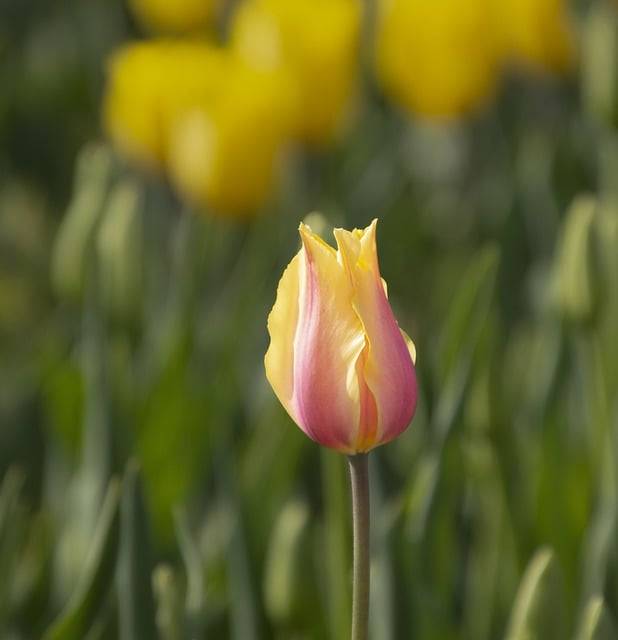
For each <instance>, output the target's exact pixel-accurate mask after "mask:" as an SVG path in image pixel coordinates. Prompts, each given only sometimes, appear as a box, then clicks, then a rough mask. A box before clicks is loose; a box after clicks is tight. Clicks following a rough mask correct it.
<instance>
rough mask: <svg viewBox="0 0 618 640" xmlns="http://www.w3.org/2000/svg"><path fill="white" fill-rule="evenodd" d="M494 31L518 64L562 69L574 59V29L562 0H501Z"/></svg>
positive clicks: (569, 67) (549, 69)
mask: <svg viewBox="0 0 618 640" xmlns="http://www.w3.org/2000/svg"><path fill="white" fill-rule="evenodd" d="M499 7H500V13H499V14H498V15H499V18H500V19H499V22H498V23H497V25H496V26H497V31H498V34H499V35H500V36H501V39H502V45H503V47H504V50H505V54H506V56H507V57H510V58H511V59H512V60H513V61H514V62H515V63H517V64H519V65H520V66H523V67H526V68H529V69H536V70H542V71H554V72H558V73H563V72H566V71H569V70H570V69H572V67H573V63H574V61H575V53H576V46H575V32H574V28H573V24H572V21H571V16H570V15H569V11H568V3H567V2H566V1H565V0H502V1H501V2H500V4H499Z"/></svg>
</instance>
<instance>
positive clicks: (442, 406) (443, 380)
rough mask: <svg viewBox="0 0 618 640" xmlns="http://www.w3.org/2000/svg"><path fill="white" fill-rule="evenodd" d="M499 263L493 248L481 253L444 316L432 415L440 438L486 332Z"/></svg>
mask: <svg viewBox="0 0 618 640" xmlns="http://www.w3.org/2000/svg"><path fill="white" fill-rule="evenodd" d="M498 264H499V253H498V250H497V249H496V247H494V246H490V247H488V248H486V249H485V250H484V251H482V252H481V253H480V255H479V256H478V257H477V258H476V260H475V261H474V262H473V263H472V264H471V265H470V267H469V268H468V270H467V271H466V273H465V274H464V275H463V277H462V280H461V282H462V285H461V287H460V289H459V291H458V293H457V295H456V296H455V299H454V300H453V303H452V304H451V307H450V309H449V312H448V314H447V323H446V326H445V328H444V329H443V343H442V349H441V358H440V362H439V382H440V388H441V389H442V392H441V395H440V398H439V401H438V406H437V409H436V416H435V422H436V428H437V433H438V435H439V437H440V438H442V439H443V438H445V437H446V435H447V434H448V431H449V430H450V427H451V425H452V423H453V421H454V420H455V418H456V415H457V413H458V412H459V409H460V407H461V402H462V399H463V395H464V392H465V389H466V387H467V383H468V379H469V376H470V371H471V368H472V362H473V357H474V354H475V352H476V349H477V347H478V344H479V342H480V341H481V338H482V336H483V335H484V334H485V332H486V329H487V321H488V315H489V312H490V307H491V302H492V299H493V293H494V285H495V281H496V275H497V272H498Z"/></svg>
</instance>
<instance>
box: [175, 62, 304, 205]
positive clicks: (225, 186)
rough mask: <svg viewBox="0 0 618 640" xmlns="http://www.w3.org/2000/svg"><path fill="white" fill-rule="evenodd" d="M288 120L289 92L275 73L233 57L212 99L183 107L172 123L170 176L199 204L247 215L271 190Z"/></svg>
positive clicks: (261, 203) (179, 189) (283, 144)
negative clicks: (206, 105)
mask: <svg viewBox="0 0 618 640" xmlns="http://www.w3.org/2000/svg"><path fill="white" fill-rule="evenodd" d="M292 126H293V117H292V105H291V102H290V96H289V94H288V93H287V85H286V84H285V83H283V82H282V81H281V78H280V77H279V76H278V74H276V73H274V72H271V71H257V70H255V69H251V68H248V67H246V66H245V65H244V64H242V63H239V62H238V61H231V62H230V64H229V66H228V73H227V77H226V80H225V82H224V83H222V86H221V92H220V94H219V95H218V96H217V100H216V101H214V104H213V105H212V106H211V107H210V108H201V109H195V110H192V111H187V113H186V115H185V116H184V117H183V118H180V119H178V121H177V123H176V125H175V127H174V129H173V133H172V138H171V145H170V161H169V165H170V174H171V178H172V181H173V183H174V184H175V186H176V187H177V189H178V191H179V192H180V193H181V194H182V195H183V196H184V197H185V199H187V200H188V201H190V202H193V203H194V204H196V205H198V206H203V205H205V206H208V207H209V208H212V209H213V210H214V211H215V212H218V213H223V214H226V215H233V216H237V217H245V216H247V215H250V214H252V213H254V212H255V211H256V210H257V209H259V208H260V207H261V206H263V205H264V204H265V203H266V202H267V201H268V199H269V198H270V197H271V195H272V193H273V191H274V190H275V187H276V183H277V178H278V169H279V165H280V157H281V153H282V150H283V149H284V147H285V144H286V142H287V140H288V139H289V135H290V130H291V128H292Z"/></svg>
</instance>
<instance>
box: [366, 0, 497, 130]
mask: <svg viewBox="0 0 618 640" xmlns="http://www.w3.org/2000/svg"><path fill="white" fill-rule="evenodd" d="M492 17H493V16H492V10H491V4H490V3H487V2H484V1H483V0H443V1H442V2H426V1H425V0H392V1H391V2H387V1H386V0H384V2H382V3H381V15H380V20H379V24H378V30H377V35H376V68H377V74H378V79H379V80H380V82H381V84H382V85H383V87H384V89H385V91H386V92H387V93H389V94H390V96H391V97H392V98H393V100H395V101H396V102H397V103H399V104H400V105H401V106H402V107H403V108H404V109H407V110H409V111H411V112H412V113H415V114H419V115H421V116H425V117H430V118H450V117H457V116H461V115H465V114H467V113H468V112H470V111H474V110H476V109H478V108H479V107H481V106H482V105H483V104H484V103H485V102H487V100H488V99H489V98H490V97H492V96H493V93H494V90H495V86H496V82H497V71H498V62H499V60H498V55H497V50H496V43H495V42H494V37H493V33H494V29H493V26H494V25H493V21H492Z"/></svg>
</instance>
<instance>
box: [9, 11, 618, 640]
mask: <svg viewBox="0 0 618 640" xmlns="http://www.w3.org/2000/svg"><path fill="white" fill-rule="evenodd" d="M0 11H2V21H1V22H0V78H2V80H3V86H4V87H5V90H4V91H3V93H2V97H1V98H0V140H1V141H2V144H0V477H1V478H2V481H1V489H0V638H3V639H4V638H7V640H22V639H24V640H25V639H30V638H41V637H45V638H50V639H51V638H54V639H58V640H61V639H64V638H92V639H94V638H122V639H125V638H126V639H129V638H135V639H139V638H152V637H154V636H155V634H156V635H158V636H159V637H161V638H164V639H170V640H172V639H174V640H176V639H178V640H180V639H182V638H198V637H199V638H201V637H215V638H233V639H242V640H245V639H251V638H256V639H257V638H278V639H288V638H289V639H293V638H294V639H300V638H307V639H309V638H343V637H345V636H346V635H347V633H348V625H349V615H348V614H349V607H350V602H349V597H350V594H349V584H350V524H349V506H348V498H349V496H348V488H347V478H346V475H345V465H344V460H343V459H342V458H341V457H340V456H336V455H334V454H332V453H330V452H323V451H318V450H317V447H316V446H315V445H314V444H312V443H311V442H310V441H308V440H307V439H306V438H305V437H304V436H303V435H302V434H301V433H300V431H299V430H298V429H297V428H296V427H294V426H293V425H292V424H291V422H290V420H289V418H288V417H287V415H286V414H285V412H284V410H283V409H282V408H281V407H280V406H279V404H278V403H277V401H276V399H275V398H274V397H273V395H272V393H271V391H270V389H269V388H267V385H266V382H265V379H264V375H263V368H262V357H263V353H264V351H265V348H266V340H267V337H266V330H265V319H266V315H267V312H268V310H269V308H270V306H271V305H272V302H273V300H274V295H275V289H276V283H277V279H278V277H279V275H280V273H281V271H282V269H283V267H284V266H285V264H287V262H288V261H289V259H290V258H291V256H292V255H293V253H294V252H295V251H296V250H297V246H298V240H297V236H296V228H297V225H298V222H299V220H300V219H301V218H303V217H304V216H305V215H306V214H308V213H309V212H310V211H312V210H319V211H321V212H322V214H323V215H324V221H325V223H326V224H327V225H328V226H331V225H342V226H362V225H364V224H366V223H367V222H369V220H370V219H371V218H372V217H374V216H376V215H377V216H379V217H380V227H379V247H380V260H381V270H382V273H383V276H384V277H385V279H386V280H387V281H388V283H389V296H390V300H391V301H392V304H393V306H394V308H395V311H396V315H397V317H398V319H399V321H400V324H401V325H402V327H404V328H405V329H406V331H407V332H408V333H409V334H410V335H411V336H412V337H413V338H414V340H415V343H416V345H417V351H418V363H417V366H418V374H419V380H420V405H419V409H418V412H417V416H416V418H415V420H414V423H413V425H412V426H411V428H410V429H409V430H408V431H407V432H406V433H405V434H404V436H402V438H400V439H399V440H398V441H397V442H395V443H393V444H391V445H389V446H387V447H384V448H383V449H379V450H377V451H376V452H375V454H374V455H373V460H372V465H373V466H372V474H373V480H372V482H373V485H372V499H373V505H374V506H373V511H374V513H373V515H374V520H373V549H372V568H373V580H374V582H373V591H372V605H371V606H372V612H371V615H372V638H374V639H375V640H389V639H398V638H408V637H412V638H415V639H417V638H418V639H420V640H442V639H444V640H447V639H448V640H451V639H453V640H459V639H461V640H484V639H487V640H490V639H494V638H508V639H509V640H524V639H528V638H530V639H532V638H538V639H540V640H541V639H543V640H544V639H547V638H556V639H562V638H574V640H584V639H595V640H606V639H607V640H609V639H610V638H613V637H615V634H616V628H617V627H616V620H617V619H618V546H617V540H618V534H617V517H618V514H617V506H618V462H617V461H618V364H617V363H618V197H617V196H618V173H617V169H618V135H617V132H616V125H617V123H618V102H617V98H618V96H617V94H616V87H615V82H616V80H615V79H616V77H618V75H617V69H618V54H617V49H616V42H617V34H618V18H617V16H616V9H615V8H614V6H613V5H612V4H611V3H609V2H604V1H602V0H596V1H595V2H591V3H589V4H588V5H586V6H585V7H580V11H579V13H578V20H579V24H580V26H581V30H582V33H583V38H582V43H581V44H582V51H581V64H580V69H579V70H578V74H577V75H575V76H573V77H571V78H567V79H565V80H557V79H551V78H545V79H542V78H539V77H537V76H527V75H523V74H518V73H512V74H510V75H509V76H508V77H507V78H506V79H505V85H506V86H505V88H504V91H503V92H502V93H501V95H500V97H499V99H498V100H497V102H496V103H495V104H494V105H493V106H492V107H491V108H488V109H487V110H486V111H485V112H483V113H481V114H478V115H477V116H474V117H471V118H469V119H468V120H465V121H453V122H449V123H446V124H445V123H441V124H437V123H428V122H427V121H423V120H420V119H416V118H409V117H407V116H404V115H403V114H401V113H399V112H397V111H396V110H394V109H393V107H392V106H391V105H389V104H387V103H386V102H385V101H384V99H383V98H382V96H380V95H379V94H378V93H377V91H376V90H375V87H373V86H372V85H371V83H369V86H368V87H366V92H365V93H366V95H365V97H364V100H363V101H362V102H361V105H360V107H359V113H358V116H357V120H356V122H355V123H354V124H353V125H351V127H350V131H349V134H348V135H347V136H346V138H345V139H344V140H342V141H340V142H338V143H336V144H334V145H333V146H332V147H331V148H329V149H327V150H323V151H319V152H317V151H313V152H305V153H304V154H297V155H296V156H293V157H292V158H291V159H290V166H289V167H288V169H289V173H288V175H287V176H286V178H285V180H284V181H283V184H282V187H281V189H280V193H279V194H278V195H277V197H276V198H275V199H274V201H273V203H272V205H271V206H270V207H269V208H268V210H267V211H265V212H264V213H263V215H261V216H258V217H256V218H255V219H253V220H251V221H250V222H248V223H246V224H242V225H241V224H238V223H234V222H230V221H228V220H225V219H221V218H216V217H209V216H206V215H203V216H202V215H196V213H195V212H193V211H191V210H189V209H188V208H187V206H186V205H185V204H181V203H179V202H178V201H177V199H176V197H175V196H174V194H173V193H171V191H170V189H169V186H168V185H167V184H166V183H165V182H164V181H162V180H159V179H156V178H153V177H152V176H144V175H143V174H141V173H139V172H138V171H136V170H135V169H132V168H130V167H128V166H126V164H125V163H124V161H122V160H121V159H119V158H118V157H117V156H116V155H115V154H114V152H112V151H111V150H110V149H109V148H108V147H107V146H106V143H104V142H102V141H101V134H100V131H99V127H98V124H97V122H98V104H99V99H100V95H101V89H102V71H101V70H102V61H103V59H104V58H105V56H106V55H107V54H109V52H110V51H111V50H112V49H113V48H114V47H115V46H116V44H118V43H119V42H121V41H124V40H125V39H126V38H127V37H129V36H133V35H135V33H136V31H135V25H133V24H132V22H131V18H130V16H129V15H128V14H127V13H126V11H125V9H124V8H123V7H122V6H121V5H120V4H117V3H112V4H109V3H106V2H103V1H102V0H97V1H94V0H93V1H92V2H90V3H87V4H80V5H79V6H78V5H75V4H72V3H51V4H49V3H41V2H34V1H32V2H28V3H24V4H19V5H18V4H17V3H15V2H10V1H9V2H5V3H2V4H0ZM67 34H71V35H67Z"/></svg>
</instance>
